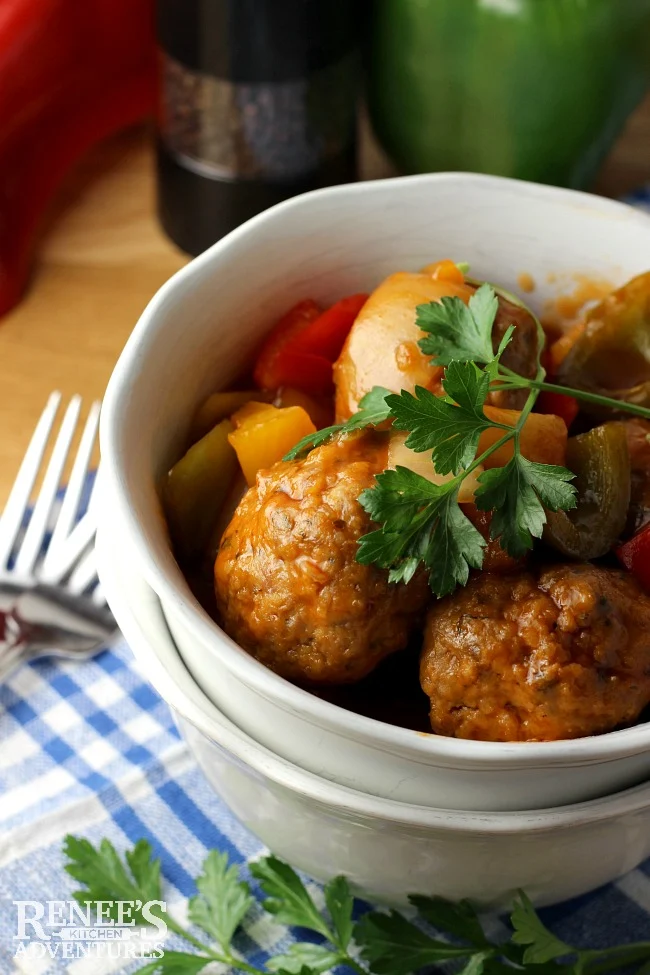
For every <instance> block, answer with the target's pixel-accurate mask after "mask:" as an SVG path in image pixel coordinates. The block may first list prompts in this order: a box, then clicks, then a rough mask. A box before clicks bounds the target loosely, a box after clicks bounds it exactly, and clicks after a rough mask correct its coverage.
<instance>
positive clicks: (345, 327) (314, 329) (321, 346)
mask: <svg viewBox="0 0 650 975" xmlns="http://www.w3.org/2000/svg"><path fill="white" fill-rule="evenodd" d="M367 298H368V295H365V294H358V295H350V296H349V297H348V298H342V299H341V300H340V301H337V302H336V304H334V305H332V306H331V308H328V309H327V311H322V310H321V309H320V308H319V306H318V305H317V304H316V302H315V301H312V300H311V299H309V298H308V299H307V300H305V301H300V302H298V304H297V305H294V307H293V308H291V309H290V310H289V311H288V312H287V313H286V315H284V316H283V317H282V318H281V319H280V321H279V322H278V323H277V325H275V327H274V328H273V329H272V331H271V333H270V335H269V336H268V338H267V339H266V341H265V342H264V345H263V346H262V349H261V351H260V353H259V355H258V357H257V362H256V363H255V368H254V372H253V377H254V379H255V382H256V383H257V385H258V386H260V387H261V388H262V389H278V388H279V387H280V386H292V387H293V388H294V389H301V390H303V391H305V392H309V393H327V392H330V391H331V389H332V364H333V363H334V362H335V360H336V359H337V358H338V356H339V355H340V352H341V349H342V348H343V344H344V342H345V340H346V338H347V336H348V332H349V331H350V329H351V328H352V325H353V323H354V320H355V318H356V317H357V315H358V314H359V312H360V310H361V308H362V307H363V305H364V304H365V302H366V300H367Z"/></svg>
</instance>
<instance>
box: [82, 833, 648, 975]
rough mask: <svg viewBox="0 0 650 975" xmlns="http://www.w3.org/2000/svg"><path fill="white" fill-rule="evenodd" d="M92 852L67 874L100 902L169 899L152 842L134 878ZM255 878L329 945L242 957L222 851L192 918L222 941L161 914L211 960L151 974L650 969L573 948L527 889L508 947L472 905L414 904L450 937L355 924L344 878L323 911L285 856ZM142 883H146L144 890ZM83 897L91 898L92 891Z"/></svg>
mask: <svg viewBox="0 0 650 975" xmlns="http://www.w3.org/2000/svg"><path fill="white" fill-rule="evenodd" d="M91 849H92V848H91V846H90V844H88V843H87V842H86V841H79V840H76V839H75V838H74V837H70V836H69V837H67V840H66V852H67V855H68V857H69V858H70V862H69V863H68V865H67V867H66V869H67V870H68V871H69V872H70V873H71V874H72V875H73V876H74V877H75V878H76V879H78V880H81V881H82V882H83V883H86V885H87V888H88V890H87V894H88V896H89V897H95V894H96V893H97V892H98V891H101V892H102V895H103V898H106V899H108V900H111V899H115V900H117V899H119V898H120V897H124V896H125V893H126V892H128V893H129V895H130V896H133V895H135V896H136V897H140V898H142V899H144V898H145V897H148V896H150V895H151V893H152V891H155V893H156V894H157V895H158V898H160V897H161V895H162V891H161V888H160V881H159V865H158V861H155V860H153V858H152V851H151V848H150V847H149V845H148V844H147V843H146V842H144V841H140V842H139V843H138V844H137V845H136V848H135V849H134V850H133V851H127V852H126V854H125V857H126V863H127V865H128V866H129V867H130V870H131V873H132V875H133V879H131V878H130V877H129V875H128V870H127V869H126V867H125V865H124V864H122V863H121V862H120V860H119V857H118V856H117V854H116V852H115V849H114V847H113V846H112V844H111V843H110V842H108V841H107V840H103V841H102V842H101V843H100V846H99V848H98V849H97V850H96V851H94V855H91ZM134 864H135V868H134ZM251 873H252V874H253V876H254V877H255V878H256V879H257V880H259V882H260V884H261V887H262V890H263V891H264V893H265V894H266V895H267V896H266V900H264V901H263V905H262V906H263V907H264V909H265V910H266V911H268V912H269V914H271V915H272V917H273V918H274V919H275V920H276V921H278V922H281V923H284V924H287V925H292V926H296V927H299V928H303V929H306V930H308V931H313V932H314V933H316V934H317V935H320V936H321V937H322V938H323V939H324V943H313V942H294V943H293V944H292V945H291V946H290V947H289V949H288V951H286V952H284V953H281V954H276V955H275V956H273V957H271V958H269V959H268V960H267V961H266V964H265V967H264V969H259V968H255V967H254V966H252V965H250V964H249V963H248V962H246V961H245V960H244V959H243V958H240V957H239V956H238V955H237V954H236V953H235V952H234V950H233V948H232V945H231V941H232V938H233V935H234V934H235V931H236V930H237V928H238V927H239V925H240V924H241V923H242V921H243V920H244V917H245V915H246V913H247V911H248V909H249V908H250V907H251V906H252V904H253V898H252V896H251V893H250V889H249V887H248V885H247V884H246V883H245V882H244V881H241V880H240V879H239V876H238V871H237V869H236V867H234V866H230V865H229V864H228V858H227V856H226V855H225V854H222V853H217V852H215V851H212V852H210V853H209V854H208V856H207V858H206V860H205V862H204V864H203V873H202V874H201V876H200V877H199V879H198V881H197V886H198V889H199V895H198V900H197V898H193V899H192V900H191V901H190V915H189V916H190V920H191V921H194V923H195V924H198V925H199V927H201V928H202V929H203V930H204V931H206V933H208V934H209V935H211V936H213V937H214V938H215V939H216V942H217V944H216V945H215V946H211V945H205V944H203V943H201V942H200V941H199V940H198V939H197V938H196V937H195V936H194V935H193V934H192V933H191V932H189V931H187V930H186V929H184V928H183V927H182V926H181V925H180V924H178V923H177V922H176V921H173V920H172V919H171V918H170V917H169V915H168V914H167V913H166V912H164V911H163V912H161V916H162V917H163V918H164V919H165V920H166V921H167V923H168V924H169V926H170V927H171V928H172V930H174V931H176V932H177V933H178V934H180V935H181V936H182V937H184V938H185V939H186V940H188V941H189V942H190V943H191V944H193V945H194V946H195V947H196V948H198V950H199V952H201V954H200V955H197V954H196V953H189V952H188V953H187V954H184V953H183V952H177V951H173V952H169V953H166V954H165V955H164V957H163V958H160V959H156V960H154V961H152V962H150V963H149V964H146V965H145V967H144V968H142V969H141V972H142V973H144V975H193V973H196V972H199V971H201V970H202V969H203V968H205V967H207V966H208V965H209V964H211V963H212V962H213V961H219V962H221V963H223V964H228V965H230V966H231V967H232V968H234V969H238V970H239V971H242V972H245V973H248V975H263V972H264V971H266V972H273V973H277V975H285V973H286V975H321V973H323V972H325V971H329V970H330V969H332V968H335V967H337V966H345V967H347V968H348V969H350V970H352V971H354V972H355V973H356V975H370V973H374V975H411V973H414V972H417V971H418V970H419V969H421V968H427V967H430V966H432V965H438V964H442V963H444V962H450V961H451V962H454V961H455V962H463V963H464V964H462V967H461V968H460V969H459V970H458V973H459V975H508V973H513V972H517V971H519V972H524V973H529V975H563V973H566V975H604V973H606V972H610V971H612V972H613V971H615V970H618V969H621V968H624V967H626V966H627V967H629V966H631V965H635V964H637V963H639V964H640V965H641V966H642V968H647V967H648V966H650V942H638V943H637V944H626V945H620V946H617V947H614V948H609V949H605V950H604V951H598V950H593V949H580V948H575V947H573V946H571V945H569V944H566V943H565V942H563V941H561V940H560V939H559V938H557V937H556V936H555V935H554V934H552V932H551V931H549V930H548V928H547V927H546V926H545V925H544V924H543V922H542V920H541V918H540V917H539V915H538V914H537V912H536V911H535V909H534V907H533V905H532V904H531V902H530V900H529V899H528V897H527V896H526V895H525V894H524V893H523V892H520V893H519V894H518V896H517V898H516V899H515V903H514V906H513V911H512V916H511V925H512V931H511V935H510V938H509V940H504V941H503V942H499V941H494V940H492V939H490V938H488V936H487V934H486V933H485V931H484V929H483V926H482V925H481V922H480V918H479V915H478V913H477V911H476V909H475V908H474V907H473V906H472V905H471V904H469V903H468V902H467V901H462V902H461V903H459V904H454V903H452V902H450V901H447V900H445V899H444V898H441V897H421V896H419V897H413V898H412V899H411V901H412V904H413V906H414V907H415V908H416V910H417V911H418V914H419V915H420V918H421V919H424V920H425V921H427V922H428V923H429V924H430V925H431V926H432V927H433V928H435V929H437V930H438V931H439V932H440V934H441V935H442V938H440V937H436V936H434V935H433V934H430V933H428V932H427V931H426V930H425V929H423V928H422V927H420V926H419V925H418V924H415V923H413V921H411V920H408V919H407V918H406V917H404V915H403V914H401V913H399V912H398V911H394V910H392V911H390V912H383V911H370V912H368V913H366V914H364V915H363V916H362V917H361V918H360V919H359V920H358V921H354V920H353V915H354V901H353V898H352V894H351V892H350V888H349V886H348V882H347V880H346V879H345V878H344V877H337V878H335V879H334V880H331V881H330V882H329V883H328V884H326V885H325V889H324V897H325V904H326V906H327V913H325V912H323V911H321V910H320V909H319V908H318V907H317V906H316V903H315V901H314V899H313V897H312V896H311V894H310V893H309V891H308V890H307V888H306V887H305V885H304V883H303V881H302V880H301V879H300V877H299V876H298V874H297V873H296V872H295V870H293V868H292V867H290V866H289V865H288V864H286V863H283V861H282V860H279V859H278V858H277V857H275V856H267V857H263V858H262V859H261V860H258V861H257V862H254V863H252V864H251ZM138 878H140V880H141V882H142V886H141V887H140V888H139V887H138ZM111 883H113V884H114V889H113V890H111ZM75 896H77V898H78V899H79V898H82V897H83V892H81V893H77V894H76V895H75ZM103 898H102V899H103ZM458 942H461V943H460V944H459V943H458ZM359 958H360V959H361V960H358V959H359ZM558 959H562V961H558ZM639 971H641V969H639Z"/></svg>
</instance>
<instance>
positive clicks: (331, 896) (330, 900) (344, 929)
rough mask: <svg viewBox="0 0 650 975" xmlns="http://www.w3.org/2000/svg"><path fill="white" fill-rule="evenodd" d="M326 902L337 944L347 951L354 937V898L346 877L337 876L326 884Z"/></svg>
mask: <svg viewBox="0 0 650 975" xmlns="http://www.w3.org/2000/svg"><path fill="white" fill-rule="evenodd" d="M324 894H325V903H326V904H327V910H328V911H329V912H330V917H331V918H332V924H333V925H334V933H335V935H336V944H337V946H338V947H339V948H341V950H342V951H345V950H346V949H347V947H348V945H349V944H350V938H351V937H352V927H353V924H352V910H353V908H354V898H353V896H352V891H351V890H350V885H349V884H348V882H347V880H346V879H345V877H335V878H334V880H330V882H329V883H328V884H325V891H324Z"/></svg>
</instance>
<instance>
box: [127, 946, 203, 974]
mask: <svg viewBox="0 0 650 975" xmlns="http://www.w3.org/2000/svg"><path fill="white" fill-rule="evenodd" d="M213 961H214V958H205V957H203V956H202V955H191V954H189V953H188V952H185V951H165V954H164V955H163V957H162V958H157V959H156V960H155V961H152V962H150V963H149V964H148V965H145V966H144V967H143V968H138V975H198V972H202V971H203V969H204V968H206V966H207V965H211V964H212V963H213Z"/></svg>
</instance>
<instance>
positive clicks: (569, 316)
mask: <svg viewBox="0 0 650 975" xmlns="http://www.w3.org/2000/svg"><path fill="white" fill-rule="evenodd" d="M562 280H563V281H564V280H565V276H564V275H562ZM547 281H548V283H549V284H558V282H559V281H560V277H559V276H558V275H557V274H549V275H548V277H547ZM614 288H615V285H614V284H612V282H611V281H607V280H606V279H605V278H591V277H588V276H587V275H586V274H572V275H569V276H568V280H567V281H566V290H565V289H564V288H563V289H562V294H560V295H558V297H557V298H552V299H551V300H550V301H547V302H546V304H545V306H544V310H543V312H542V324H543V326H544V329H545V331H546V332H547V334H548V335H549V337H550V338H551V339H556V338H560V337H561V336H563V335H565V334H566V333H567V332H569V331H570V330H571V329H572V328H573V327H574V326H575V325H577V324H578V323H579V322H580V320H581V318H582V315H583V313H584V311H585V309H586V307H587V305H589V304H591V303H595V302H598V301H602V299H603V298H605V297H607V295H608V294H609V293H610V292H611V291H613V289H614Z"/></svg>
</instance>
